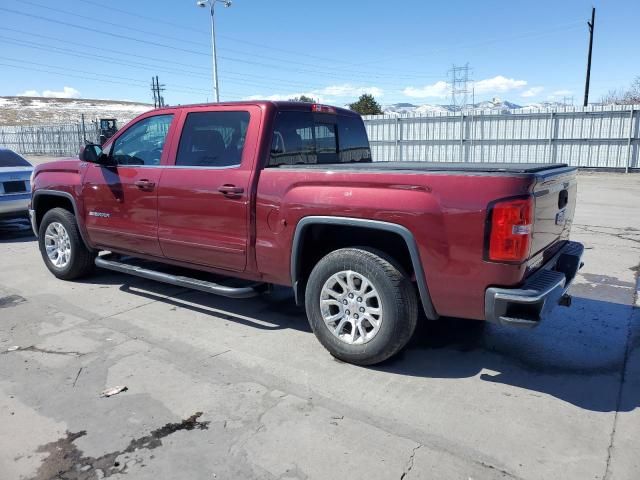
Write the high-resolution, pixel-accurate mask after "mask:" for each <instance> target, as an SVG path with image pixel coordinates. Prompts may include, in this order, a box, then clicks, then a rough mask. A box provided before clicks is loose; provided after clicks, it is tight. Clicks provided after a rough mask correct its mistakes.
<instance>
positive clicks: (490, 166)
mask: <svg viewBox="0 0 640 480" xmlns="http://www.w3.org/2000/svg"><path fill="white" fill-rule="evenodd" d="M565 167H567V164H566V163H546V164H545V163H477V162H421V161H416V162H363V163H340V164H330V165H326V164H304V165H302V164H300V165H281V166H280V167H278V168H283V169H286V168H310V169H320V170H327V169H331V170H369V171H371V170H411V171H423V172H470V173H509V174H524V173H539V172H542V171H546V170H554V169H559V168H565Z"/></svg>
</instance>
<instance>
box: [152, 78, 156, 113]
mask: <svg viewBox="0 0 640 480" xmlns="http://www.w3.org/2000/svg"><path fill="white" fill-rule="evenodd" d="M151 93H152V94H153V108H158V97H157V95H156V78H155V77H151Z"/></svg>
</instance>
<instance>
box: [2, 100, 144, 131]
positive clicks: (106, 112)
mask: <svg viewBox="0 0 640 480" xmlns="http://www.w3.org/2000/svg"><path fill="white" fill-rule="evenodd" d="M152 108H153V105H150V104H148V103H138V102H127V101H119V100H92V99H84V98H45V97H0V126H1V125H47V124H57V123H68V122H79V121H80V116H81V115H82V114H83V113H84V116H85V121H86V122H90V121H92V120H94V119H96V118H115V119H117V120H118V123H119V125H123V124H124V123H125V122H127V121H129V120H131V119H132V118H134V117H136V116H138V115H140V114H141V113H143V112H146V111H148V110H151V109H152Z"/></svg>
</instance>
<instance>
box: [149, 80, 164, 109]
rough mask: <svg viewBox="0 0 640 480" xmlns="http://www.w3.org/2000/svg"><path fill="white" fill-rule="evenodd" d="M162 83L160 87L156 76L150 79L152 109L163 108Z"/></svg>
mask: <svg viewBox="0 0 640 480" xmlns="http://www.w3.org/2000/svg"><path fill="white" fill-rule="evenodd" d="M164 87H165V85H164V83H163V84H162V85H161V84H160V82H159V80H158V76H157V75H156V76H155V77H151V93H152V94H153V107H154V108H162V107H164V106H165V103H164V96H163V95H162V92H164V90H165V88H164Z"/></svg>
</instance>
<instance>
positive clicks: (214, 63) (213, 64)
mask: <svg viewBox="0 0 640 480" xmlns="http://www.w3.org/2000/svg"><path fill="white" fill-rule="evenodd" d="M209 3H210V4H211V57H212V58H211V68H212V70H211V74H212V75H213V89H214V90H215V92H214V93H215V94H216V103H220V87H219V85H218V56H217V55H216V26H215V25H216V22H215V17H214V10H215V5H216V2H215V0H211V1H210V2H209Z"/></svg>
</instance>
